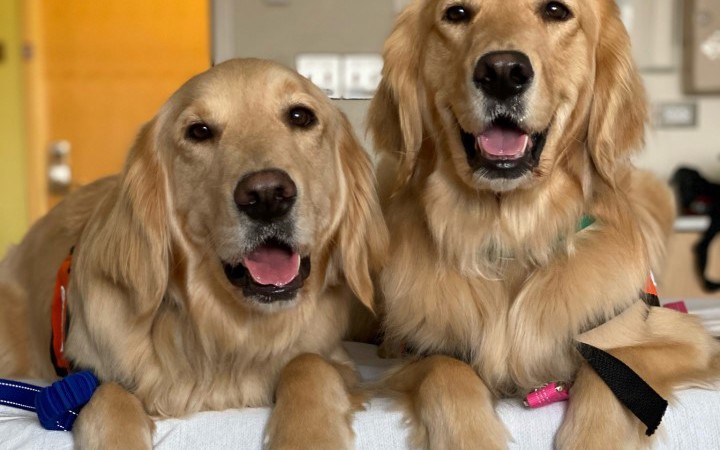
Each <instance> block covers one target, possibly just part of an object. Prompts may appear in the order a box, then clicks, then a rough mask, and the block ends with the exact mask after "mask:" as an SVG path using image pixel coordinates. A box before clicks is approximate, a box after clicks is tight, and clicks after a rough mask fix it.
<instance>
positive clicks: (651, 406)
mask: <svg viewBox="0 0 720 450" xmlns="http://www.w3.org/2000/svg"><path fill="white" fill-rule="evenodd" d="M578 351H579V352H580V354H581V355H582V357H583V358H585V360H586V361H587V362H588V364H590V366H591V367H592V368H593V369H594V370H595V372H596V373H597V374H598V376H600V378H601V379H602V380H603V381H604V382H605V384H606V385H607V386H608V387H609V388H610V390H611V391H612V393H613V394H615V397H617V399H618V400H620V403H622V404H623V405H625V407H626V408H627V409H629V410H630V411H631V412H632V413H633V414H635V416H636V417H637V418H638V419H640V421H641V422H642V423H644V424H645V426H647V431H645V434H646V435H647V436H652V435H653V433H655V430H657V427H658V425H660V422H661V421H662V418H663V415H664V414H665V410H666V409H667V405H668V402H667V400H665V399H664V398H662V397H660V395H659V394H658V393H657V392H655V390H654V389H653V388H652V387H650V385H649V384H647V383H646V382H645V380H643V379H642V378H640V376H639V375H638V374H637V373H635V372H634V371H633V370H632V369H631V368H630V367H628V366H627V365H626V364H625V363H624V362H622V361H620V360H619V359H617V358H615V357H614V356H613V355H611V354H609V353H607V352H605V351H603V350H600V349H599V348H595V347H593V346H592V345H588V344H584V343H580V344H579V345H578Z"/></svg>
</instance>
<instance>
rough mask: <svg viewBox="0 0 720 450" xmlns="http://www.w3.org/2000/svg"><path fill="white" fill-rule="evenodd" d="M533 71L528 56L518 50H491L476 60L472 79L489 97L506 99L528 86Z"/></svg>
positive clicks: (523, 90)
mask: <svg viewBox="0 0 720 450" xmlns="http://www.w3.org/2000/svg"><path fill="white" fill-rule="evenodd" d="M533 75H535V72H534V71H533V68H532V64H530V58H528V57H527V55H525V54H524V53H520V52H514V51H509V52H491V53H487V54H486V55H484V56H483V57H482V58H480V60H479V61H478V62H477V65H476V66H475V72H473V81H475V86H477V87H478V88H480V89H482V91H483V92H484V93H485V94H487V95H488V96H490V97H493V98H495V99H497V100H506V99H508V98H510V97H512V96H514V95H520V94H522V93H523V92H525V90H527V88H528V87H529V86H530V83H531V82H532V79H533Z"/></svg>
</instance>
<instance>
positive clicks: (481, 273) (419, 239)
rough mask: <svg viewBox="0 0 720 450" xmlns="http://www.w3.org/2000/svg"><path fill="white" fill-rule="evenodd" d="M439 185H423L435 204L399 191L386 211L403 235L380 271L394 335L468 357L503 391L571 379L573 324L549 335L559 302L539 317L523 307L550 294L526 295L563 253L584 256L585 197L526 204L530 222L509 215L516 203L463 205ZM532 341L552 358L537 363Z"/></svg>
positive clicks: (420, 348)
mask: <svg viewBox="0 0 720 450" xmlns="http://www.w3.org/2000/svg"><path fill="white" fill-rule="evenodd" d="M431 182H432V180H431ZM438 192H442V190H437V191H436V192H433V189H432V186H431V187H430V188H429V189H427V190H426V191H425V193H424V195H425V197H424V200H425V201H426V203H425V204H426V205H430V206H426V207H425V208H424V209H423V208H422V207H420V206H419V205H417V204H413V203H412V202H403V201H402V199H401V198H399V199H398V200H399V201H398V205H397V207H394V208H393V209H392V211H393V213H392V214H391V215H390V216H389V227H390V229H391V235H392V236H395V237H396V238H395V239H393V241H392V248H391V251H390V254H391V257H390V262H389V263H388V264H387V266H386V268H385V269H384V273H383V275H382V276H381V284H382V288H383V291H384V294H385V303H386V305H385V311H386V329H387V330H388V337H389V338H390V339H391V340H396V341H398V342H400V343H403V344H405V345H406V346H408V347H410V349H412V350H413V351H417V352H420V353H443V354H448V355H452V356H455V357H458V358H460V359H462V360H464V361H466V362H469V363H470V364H471V365H473V366H474V367H475V369H476V370H477V371H478V373H479V374H480V375H481V377H482V378H483V379H484V381H485V382H486V384H488V386H489V387H490V388H491V389H492V390H493V391H495V392H497V393H500V394H508V395H515V394H518V393H520V392H522V391H524V390H525V389H528V388H530V387H532V386H534V385H540V384H543V383H545V382H549V381H554V380H566V379H569V378H571V377H572V375H573V372H574V370H575V368H576V367H577V360H576V359H575V354H574V353H573V352H572V344H571V337H572V336H571V334H570V331H569V330H568V331H567V335H566V334H565V333H564V331H563V330H562V329H561V328H562V327H559V330H558V331H557V333H555V334H554V335H551V336H549V337H548V338H547V339H545V336H546V335H547V333H548V331H547V329H548V326H547V325H548V323H551V322H552V321H553V320H554V317H553V316H552V314H551V313H549V312H548V311H552V308H550V309H548V310H545V311H542V312H541V313H539V314H538V317H534V318H533V317H531V316H530V317H529V318H528V316H527V314H525V311H529V310H531V309H532V305H531V306H528V305H527V304H526V303H528V300H527V299H528V297H534V298H535V299H537V298H538V297H540V298H542V296H543V295H545V293H543V292H528V291H530V290H532V289H533V284H532V283H529V282H528V281H529V280H531V279H533V278H534V277H537V276H538V271H540V270H542V269H543V267H545V266H548V265H549V264H551V263H552V262H553V261H554V260H555V259H556V258H564V259H569V258H573V257H577V256H576V255H574V254H573V252H574V248H573V244H574V235H575V233H576V228H575V227H576V224H577V220H578V219H579V218H580V217H581V215H582V207H581V206H580V205H581V202H579V201H578V202H565V203H563V204H562V205H563V208H560V209H559V208H556V207H555V205H553V199H548V201H547V203H546V204H541V205H540V206H539V207H537V210H536V211H537V212H536V214H535V216H533V214H528V211H524V214H523V217H526V218H528V220H530V221H531V223H524V224H523V223H518V222H513V221H512V217H513V216H512V210H511V208H512V205H510V208H509V209H508V210H503V209H502V205H500V206H498V204H497V203H495V202H487V203H484V204H482V205H480V207H476V205H472V204H471V203H466V204H462V205H459V204H458V202H457V199H455V200H454V201H453V199H443V198H441V197H440V196H439V194H438ZM413 195H415V194H413ZM553 208H554V209H553ZM548 213H550V214H555V217H554V220H555V222H554V225H553V226H547V223H543V221H542V219H541V218H542V216H543V215H544V214H548ZM557 288H559V289H562V286H559V287H557ZM546 295H547V296H552V295H553V294H552V292H548V293H547V294H546ZM545 300H547V302H548V303H551V302H552V301H553V299H552V298H547V299H542V301H545ZM559 320H560V322H561V321H562V319H559ZM550 333H553V331H552V330H551V331H550ZM527 342H532V343H533V344H532V345H534V346H535V348H536V349H537V352H538V355H540V354H553V355H555V360H552V361H541V362H540V363H538V360H537V359H536V355H534V354H533V352H534V349H533V348H532V347H530V348H528V345H527ZM553 346H562V348H553Z"/></svg>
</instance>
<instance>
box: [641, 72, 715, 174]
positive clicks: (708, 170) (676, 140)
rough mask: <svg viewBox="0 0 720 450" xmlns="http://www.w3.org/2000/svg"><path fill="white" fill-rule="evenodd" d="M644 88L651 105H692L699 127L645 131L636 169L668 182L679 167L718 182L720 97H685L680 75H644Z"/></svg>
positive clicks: (670, 73) (669, 73)
mask: <svg viewBox="0 0 720 450" xmlns="http://www.w3.org/2000/svg"><path fill="white" fill-rule="evenodd" d="M643 78H644V79H645V85H646V87H647V90H648V95H649V96H650V100H651V102H653V103H656V102H673V101H695V102H697V106H698V117H697V120H698V123H697V126H696V127H693V128H676V129H672V128H667V129H653V128H652V127H651V128H650V129H649V130H648V136H647V148H646V150H645V152H644V153H642V154H641V155H640V156H639V157H638V158H637V159H636V161H637V165H638V166H640V167H644V168H647V169H650V170H653V171H654V172H656V173H658V174H659V175H660V176H662V177H665V178H669V177H670V175H671V174H672V172H673V170H674V169H675V168H677V167H678V166H680V165H683V164H685V165H690V166H694V167H696V168H699V169H700V170H701V171H702V172H703V173H704V174H705V176H707V177H710V178H712V179H715V180H720V96H717V95H716V96H685V95H683V93H682V79H681V75H680V72H679V71H671V72H668V73H645V74H644V77H643Z"/></svg>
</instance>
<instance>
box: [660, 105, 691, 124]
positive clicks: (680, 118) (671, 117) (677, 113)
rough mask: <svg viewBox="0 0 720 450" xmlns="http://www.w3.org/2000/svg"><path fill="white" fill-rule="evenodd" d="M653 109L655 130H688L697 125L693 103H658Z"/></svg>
mask: <svg viewBox="0 0 720 450" xmlns="http://www.w3.org/2000/svg"><path fill="white" fill-rule="evenodd" d="M654 109H655V114H654V115H655V127H656V128H689V127H695V126H696V125H697V104H695V103H692V102H680V103H660V104H657V105H655V108H654Z"/></svg>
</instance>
